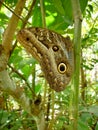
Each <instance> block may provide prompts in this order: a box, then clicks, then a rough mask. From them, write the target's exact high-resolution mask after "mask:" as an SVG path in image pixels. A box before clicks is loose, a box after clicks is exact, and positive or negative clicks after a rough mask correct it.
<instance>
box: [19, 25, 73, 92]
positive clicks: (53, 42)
mask: <svg viewBox="0 0 98 130" xmlns="http://www.w3.org/2000/svg"><path fill="white" fill-rule="evenodd" d="M17 39H18V41H19V42H20V43H21V44H22V45H23V46H24V47H25V48H26V50H27V51H28V52H29V53H31V54H32V56H33V57H34V58H35V59H36V60H38V62H39V63H40V65H41V68H42V70H43V72H44V74H45V77H46V79H47V81H48V83H49V85H50V87H51V88H52V89H54V90H55V91H57V92H59V91H62V90H64V89H65V87H66V85H67V84H68V83H69V82H70V80H71V76H72V73H73V47H72V42H71V40H70V39H69V37H66V38H64V37H62V36H61V35H60V34H58V33H55V32H53V31H50V30H48V29H45V28H38V27H31V28H25V29H22V30H21V31H19V33H18V35H17Z"/></svg>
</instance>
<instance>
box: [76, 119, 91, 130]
mask: <svg viewBox="0 0 98 130" xmlns="http://www.w3.org/2000/svg"><path fill="white" fill-rule="evenodd" d="M78 130H89V127H88V126H87V124H86V123H85V122H83V121H82V120H81V119H79V122H78Z"/></svg>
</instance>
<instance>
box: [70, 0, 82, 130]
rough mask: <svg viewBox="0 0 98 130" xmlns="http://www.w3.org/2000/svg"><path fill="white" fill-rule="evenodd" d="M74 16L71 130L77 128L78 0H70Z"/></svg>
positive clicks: (78, 67)
mask: <svg viewBox="0 0 98 130" xmlns="http://www.w3.org/2000/svg"><path fill="white" fill-rule="evenodd" d="M71 3H72V11H73V17H74V76H73V100H72V109H73V110H72V115H73V120H72V130H77V129H78V104H79V76H80V64H81V25H82V24H81V23H82V14H81V9H80V3H79V0H71Z"/></svg>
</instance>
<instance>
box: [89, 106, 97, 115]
mask: <svg viewBox="0 0 98 130" xmlns="http://www.w3.org/2000/svg"><path fill="white" fill-rule="evenodd" d="M88 112H90V113H92V114H94V115H95V116H96V117H98V106H90V107H89V109H88Z"/></svg>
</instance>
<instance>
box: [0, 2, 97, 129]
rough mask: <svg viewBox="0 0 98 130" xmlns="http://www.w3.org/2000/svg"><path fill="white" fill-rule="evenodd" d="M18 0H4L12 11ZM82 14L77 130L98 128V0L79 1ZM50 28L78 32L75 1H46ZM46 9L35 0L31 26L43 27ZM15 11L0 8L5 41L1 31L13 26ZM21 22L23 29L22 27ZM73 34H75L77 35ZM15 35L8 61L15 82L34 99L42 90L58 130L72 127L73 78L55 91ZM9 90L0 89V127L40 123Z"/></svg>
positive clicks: (31, 126) (47, 116) (47, 113)
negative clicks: (73, 2) (74, 27)
mask: <svg viewBox="0 0 98 130" xmlns="http://www.w3.org/2000/svg"><path fill="white" fill-rule="evenodd" d="M17 1H18V0H12V1H10V0H5V2H4V4H6V5H7V6H8V7H9V8H10V9H11V10H14V8H15V6H16V4H17ZM30 3H31V0H29V1H27V2H26V5H25V8H24V10H23V13H22V19H25V17H26V16H27V14H28V12H29V11H30V10H29V7H30ZM80 6H81V10H82V15H83V25H82V42H81V44H82V48H81V55H82V59H81V75H80V81H81V82H80V94H79V121H78V130H97V129H98V96H97V95H98V58H97V57H98V15H97V12H98V1H97V0H93V1H90V0H80ZM44 9H45V13H46V25H47V28H49V29H52V30H54V31H56V32H58V33H60V34H64V35H66V33H67V35H70V36H71V37H72V35H73V14H72V7H71V1H70V0H69V1H68V0H65V1H63V0H58V2H57V1H56V0H51V1H48V0H45V5H44ZM41 15H42V13H41V10H40V1H39V0H36V3H35V5H34V8H33V10H32V12H31V17H30V18H29V20H28V23H27V25H26V26H27V27H29V26H42V17H41ZM10 17H11V11H10V10H9V9H7V8H6V7H5V6H4V5H2V7H1V10H0V42H2V35H3V32H4V30H5V29H6V27H7V25H8V21H9V20H10ZM21 26H22V21H20V22H19V24H18V27H17V29H18V28H21ZM72 38H73V37H72ZM15 41H16V38H14V39H13V48H12V51H11V55H10V59H9V61H8V66H7V69H8V72H9V75H10V77H11V79H13V81H14V82H15V84H16V85H17V86H19V87H21V88H22V89H23V90H24V91H25V94H26V95H27V96H28V97H29V98H30V99H32V97H33V96H32V95H33V94H32V91H31V90H33V91H34V92H35V94H36V95H41V97H42V101H43V102H44V108H45V109H44V110H45V111H44V112H45V120H46V122H47V124H50V126H51V129H54V130H65V129H66V130H67V129H69V130H70V124H71V120H72V117H71V114H70V113H71V109H70V104H71V98H70V97H71V92H72V89H71V87H70V86H71V83H70V84H69V85H68V86H67V88H66V90H64V91H63V92H61V93H56V92H53V91H52V90H50V89H49V88H48V85H46V82H45V79H44V77H43V74H42V72H41V69H40V66H39V64H38V62H37V61H36V60H35V59H34V58H32V57H31V56H30V55H28V54H27V53H26V52H25V50H24V48H23V47H22V46H21V45H20V44H19V43H17V44H16V42H15ZM20 105H21V104H17V103H16V102H15V101H14V98H12V97H11V96H10V95H7V94H6V93H4V92H2V90H0V129H1V130H8V129H11V130H18V129H21V130H22V129H30V130H32V129H33V130H36V129H37V128H36V123H35V121H34V119H33V117H30V115H29V114H28V113H27V112H26V111H25V110H23V109H22V108H21V106H20Z"/></svg>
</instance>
